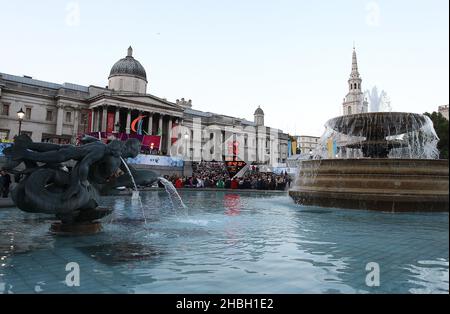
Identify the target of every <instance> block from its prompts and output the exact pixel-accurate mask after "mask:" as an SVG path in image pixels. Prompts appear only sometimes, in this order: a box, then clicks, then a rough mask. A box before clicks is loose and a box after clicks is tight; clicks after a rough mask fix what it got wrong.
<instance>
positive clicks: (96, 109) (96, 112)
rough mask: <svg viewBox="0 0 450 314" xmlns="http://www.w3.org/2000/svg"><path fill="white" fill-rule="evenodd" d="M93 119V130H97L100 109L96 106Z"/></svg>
mask: <svg viewBox="0 0 450 314" xmlns="http://www.w3.org/2000/svg"><path fill="white" fill-rule="evenodd" d="M94 114H95V119H94V132H98V130H99V128H98V125H99V123H100V110H99V108H98V107H96V108H95V109H94Z"/></svg>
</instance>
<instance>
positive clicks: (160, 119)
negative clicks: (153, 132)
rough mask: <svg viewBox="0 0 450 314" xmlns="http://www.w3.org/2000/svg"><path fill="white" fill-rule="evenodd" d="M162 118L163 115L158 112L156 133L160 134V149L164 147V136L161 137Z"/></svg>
mask: <svg viewBox="0 0 450 314" xmlns="http://www.w3.org/2000/svg"><path fill="white" fill-rule="evenodd" d="M163 118H164V115H163V114H159V121H158V135H159V136H161V138H160V141H159V143H160V145H159V150H160V151H162V150H163V148H164V138H163V128H162V127H163Z"/></svg>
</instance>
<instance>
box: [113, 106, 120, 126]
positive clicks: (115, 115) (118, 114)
mask: <svg viewBox="0 0 450 314" xmlns="http://www.w3.org/2000/svg"><path fill="white" fill-rule="evenodd" d="M118 123H120V110H119V107H116V113H115V114H114V127H113V129H114V130H115V131H116V132H119V131H120V127H119V128H117V129H116V125H117V124H118Z"/></svg>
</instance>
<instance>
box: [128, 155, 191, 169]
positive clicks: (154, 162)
mask: <svg viewBox="0 0 450 314" xmlns="http://www.w3.org/2000/svg"><path fill="white" fill-rule="evenodd" d="M127 162H128V163H130V164H137V165H147V166H160V167H175V168H183V167H184V161H183V159H182V158H177V157H169V156H159V155H144V154H139V155H137V156H136V157H135V158H128V160H127Z"/></svg>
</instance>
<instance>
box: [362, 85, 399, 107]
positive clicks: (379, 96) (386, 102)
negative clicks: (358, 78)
mask: <svg viewBox="0 0 450 314" xmlns="http://www.w3.org/2000/svg"><path fill="white" fill-rule="evenodd" d="M364 96H365V98H366V99H367V100H368V102H369V107H370V112H380V111H387V112H391V111H392V107H391V101H390V99H389V97H388V95H387V93H386V92H385V91H384V90H382V91H381V92H380V93H378V88H377V87H376V86H374V87H373V88H372V90H366V91H365V92H364Z"/></svg>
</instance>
